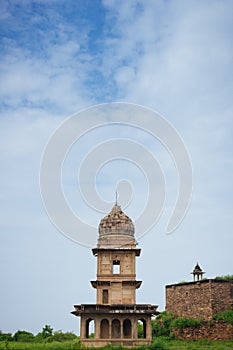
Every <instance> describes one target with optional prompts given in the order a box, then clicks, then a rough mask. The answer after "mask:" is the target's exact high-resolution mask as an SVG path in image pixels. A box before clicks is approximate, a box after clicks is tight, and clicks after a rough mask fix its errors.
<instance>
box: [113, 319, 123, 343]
mask: <svg viewBox="0 0 233 350" xmlns="http://www.w3.org/2000/svg"><path fill="white" fill-rule="evenodd" d="M111 336H112V338H113V339H114V338H120V337H121V323H120V321H119V320H118V319H116V318H115V319H114V320H112V334H111Z"/></svg>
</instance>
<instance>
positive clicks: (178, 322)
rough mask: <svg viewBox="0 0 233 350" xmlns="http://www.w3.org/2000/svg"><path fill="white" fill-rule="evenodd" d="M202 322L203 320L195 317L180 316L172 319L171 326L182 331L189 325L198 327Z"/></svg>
mask: <svg viewBox="0 0 233 350" xmlns="http://www.w3.org/2000/svg"><path fill="white" fill-rule="evenodd" d="M201 324H202V320H200V319H198V320H196V319H194V318H186V317H179V318H177V319H175V320H173V321H172V324H171V327H172V328H178V329H179V330H180V331H183V329H184V328H187V327H193V328H195V327H198V326H200V325H201Z"/></svg>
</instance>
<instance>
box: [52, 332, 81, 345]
mask: <svg viewBox="0 0 233 350" xmlns="http://www.w3.org/2000/svg"><path fill="white" fill-rule="evenodd" d="M75 339H77V336H76V335H75V334H74V333H71V332H67V333H62V331H57V332H54V334H53V335H51V336H50V337H47V338H46V342H49V343H51V342H53V341H56V342H65V341H72V340H75Z"/></svg>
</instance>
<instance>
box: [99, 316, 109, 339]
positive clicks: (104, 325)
mask: <svg viewBox="0 0 233 350" xmlns="http://www.w3.org/2000/svg"><path fill="white" fill-rule="evenodd" d="M100 338H101V339H108V338H109V322H108V320H107V319H104V320H101V322H100Z"/></svg>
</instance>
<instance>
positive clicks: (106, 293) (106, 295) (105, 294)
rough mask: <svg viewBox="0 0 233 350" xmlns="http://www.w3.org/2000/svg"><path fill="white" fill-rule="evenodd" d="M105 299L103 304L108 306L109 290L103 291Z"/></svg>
mask: <svg viewBox="0 0 233 350" xmlns="http://www.w3.org/2000/svg"><path fill="white" fill-rule="evenodd" d="M102 296H103V298H102V302H103V304H108V290H107V289H103V295H102Z"/></svg>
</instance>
